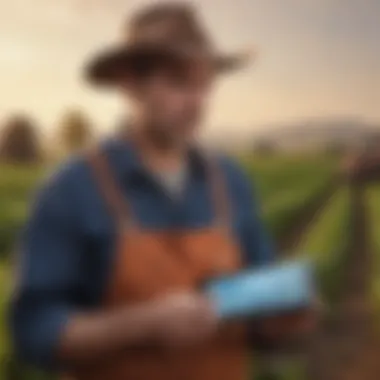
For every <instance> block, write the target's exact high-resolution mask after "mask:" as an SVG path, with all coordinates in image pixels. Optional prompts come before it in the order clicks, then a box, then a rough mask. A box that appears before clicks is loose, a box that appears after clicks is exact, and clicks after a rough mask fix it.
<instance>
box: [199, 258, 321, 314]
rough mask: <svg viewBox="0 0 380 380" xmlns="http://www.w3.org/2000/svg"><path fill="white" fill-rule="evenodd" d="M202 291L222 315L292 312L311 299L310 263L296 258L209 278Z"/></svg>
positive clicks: (311, 278) (305, 306)
mask: <svg viewBox="0 0 380 380" xmlns="http://www.w3.org/2000/svg"><path fill="white" fill-rule="evenodd" d="M204 291H205V292H206V294H207V295H208V296H209V297H210V298H211V299H212V300H213V302H214V305H215V308H216V311H217V313H218V315H219V317H220V318H222V319H231V318H245V317H261V316H270V315H276V314H282V313H289V312H294V311H297V310H299V309H302V308H307V307H309V306H310V305H311V303H312V302H313V300H314V297H315V283H314V274H313V266H312V264H311V263H310V262H308V261H305V260H297V261H289V262H286V263H281V264H277V265H273V266H268V267H265V268H261V269H252V270H245V271H242V272H239V273H237V274H234V275H230V276H226V277H220V278H216V279H212V280H211V281H208V282H207V283H206V284H205V286H204Z"/></svg>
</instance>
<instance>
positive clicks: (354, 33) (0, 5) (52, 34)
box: [0, 0, 380, 136]
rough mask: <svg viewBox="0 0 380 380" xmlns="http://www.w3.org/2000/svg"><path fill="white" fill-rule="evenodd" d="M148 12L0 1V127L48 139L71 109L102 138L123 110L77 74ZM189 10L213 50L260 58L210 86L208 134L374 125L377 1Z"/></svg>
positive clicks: (279, 2)
mask: <svg viewBox="0 0 380 380" xmlns="http://www.w3.org/2000/svg"><path fill="white" fill-rule="evenodd" d="M150 2H152V1H146V0H11V1H8V0H0V99H1V100H0V122H1V121H2V120H3V118H6V117H7V116H8V115H9V114H10V113H12V112H19V111H22V112H27V113H29V114H30V115H32V116H33V117H34V118H35V119H36V120H38V122H39V125H40V126H41V128H43V130H46V131H47V132H49V131H51V130H53V129H54V128H55V127H56V125H57V122H58V120H59V119H60V117H61V116H62V113H64V112H65V110H66V109H68V108H76V107H79V108H81V109H83V110H84V112H86V113H88V114H89V115H90V116H91V118H92V119H93V121H94V123H95V125H96V127H97V128H99V129H100V130H102V131H103V130H107V129H108V128H110V127H112V125H113V123H114V121H115V120H116V119H117V118H118V117H119V116H120V114H121V110H122V105H121V104H120V102H119V101H118V99H117V97H116V96H115V94H112V93H109V92H100V91H98V90H95V89H93V88H91V87H89V86H88V85H87V84H85V83H84V81H83V80H82V78H81V68H82V67H83V65H84V63H85V62H87V60H88V59H89V57H91V55H92V54H93V53H95V52H97V51H98V50H99V49H100V48H103V47H105V46H108V45H112V44H114V43H115V42H117V41H118V39H119V37H120V33H121V28H122V26H123V25H124V23H125V21H126V20H127V19H128V16H129V15H130V14H131V12H133V11H134V10H135V9H137V8H138V7H141V6H142V5H144V4H146V3H150ZM194 3H195V4H196V5H198V7H199V10H200V13H201V15H202V17H203V19H204V21H205V23H206V24H207V26H208V28H209V29H210V31H211V33H212V35H213V37H214V39H215V42H216V43H217V45H218V46H219V47H220V49H222V50H225V51H227V52H229V51H235V50H241V49H247V48H248V49H251V48H252V47H254V48H255V49H256V50H257V51H258V59H257V61H256V62H255V63H254V64H253V65H252V66H250V67H249V68H247V69H245V70H243V71H241V72H239V73H236V74H233V75H229V76H228V77H224V78H221V79H220V81H219V82H218V85H217V88H216V91H215V94H214V98H213V101H212V106H211V109H210V114H209V118H208V120H207V121H206V122H207V125H208V126H209V127H208V131H209V132H210V133H211V134H213V133H214V134H223V133H228V132H231V128H234V129H233V131H234V133H237V134H240V135H242V136H244V135H247V134H249V133H251V132H252V131H254V130H261V129H264V128H266V127H267V126H268V125H272V124H276V123H288V122H291V121H293V120H299V119H308V118H313V117H317V116H318V117H339V116H345V117H346V116H352V117H355V118H356V117H359V118H364V119H366V120H369V121H370V122H377V123H380V42H379V37H380V0H234V1H232V0H199V1H195V2H194Z"/></svg>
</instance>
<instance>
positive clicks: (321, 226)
mask: <svg viewBox="0 0 380 380" xmlns="http://www.w3.org/2000/svg"><path fill="white" fill-rule="evenodd" d="M241 162H242V165H243V167H244V168H245V170H246V171H247V174H248V175H249V177H250V178H251V179H252V181H253V182H254V186H255V188H256V190H257V193H258V196H259V198H260V199H261V206H262V211H263V215H264V219H265V222H266V224H267V225H268V227H269V229H270V230H271V232H272V235H274V236H275V237H279V236H280V235H281V233H282V232H283V230H284V227H286V226H288V225H289V224H291V223H292V220H293V219H294V217H295V216H296V215H297V214H298V213H299V212H300V211H302V209H303V208H305V207H306V206H307V204H308V203H309V202H310V201H311V200H312V199H314V198H315V197H317V196H318V195H319V194H320V193H321V191H323V190H324V189H326V186H327V185H328V184H329V182H330V181H331V179H332V178H333V176H334V172H335V167H336V165H335V163H334V161H333V160H332V159H329V158H325V157H315V156H313V157H274V158H273V157H267V158H252V157H244V158H241ZM45 171H46V169H43V168H36V167H29V168H19V167H10V166H7V167H4V166H3V167H1V170H0V209H1V210H2V212H1V216H0V254H1V257H2V264H1V270H0V282H1V284H2V286H1V289H0V297H1V301H0V302H1V303H0V307H3V308H4V305H5V304H6V299H7V295H8V294H9V289H10V279H11V275H10V269H9V268H10V264H9V257H10V256H11V252H12V250H13V244H14V240H15V237H16V236H17V235H18V233H19V230H20V228H21V227H22V225H23V223H24V220H25V217H26V215H27V213H28V204H29V203H30V199H31V198H32V197H33V194H34V192H35V189H36V186H37V184H38V183H39V180H40V179H41V178H42V177H43V176H44V172H45ZM347 213H348V198H347V192H346V190H344V189H343V190H340V191H338V193H337V194H336V195H335V196H334V197H333V198H332V199H331V200H330V201H329V203H328V204H327V205H325V207H324V208H323V210H322V211H321V213H320V215H319V216H318V217H317V218H316V219H315V220H314V221H313V223H312V224H311V226H310V228H309V229H308V232H307V234H305V236H304V239H302V242H301V244H300V246H299V247H294V249H295V250H296V251H297V252H304V253H309V254H312V257H313V259H315V261H316V262H317V264H318V268H319V273H321V279H322V284H326V283H327V284H328V285H324V286H327V288H329V289H330V292H332V290H331V289H332V288H333V287H334V285H331V281H332V280H331V279H330V277H331V274H332V273H333V272H334V271H335V270H336V269H337V266H338V265H339V263H341V261H342V260H343V259H344V249H345V246H344V244H343V243H344V241H345V240H344V239H343V238H342V236H343V235H344V233H346V231H347V229H348V228H349V226H347V220H348V214H347ZM327 293H328V292H327ZM1 314H2V315H4V314H5V313H1ZM2 331H3V332H4V331H5V327H4V324H3V325H2ZM1 336H4V334H1ZM0 355H2V356H3V357H4V356H5V355H9V347H8V344H7V340H6V339H4V340H3V341H1V342H0ZM2 362H4V361H2ZM290 367H291V366H290ZM293 370H297V369H292V371H293ZM0 378H2V377H1V374H0ZM20 378H22V379H24V378H25V380H30V379H31V377H30V376H28V377H26V376H25V377H24V376H23V377H20ZM287 378H289V376H287ZM292 378H294V379H295V378H297V379H301V377H299V376H298V375H297V376H292Z"/></svg>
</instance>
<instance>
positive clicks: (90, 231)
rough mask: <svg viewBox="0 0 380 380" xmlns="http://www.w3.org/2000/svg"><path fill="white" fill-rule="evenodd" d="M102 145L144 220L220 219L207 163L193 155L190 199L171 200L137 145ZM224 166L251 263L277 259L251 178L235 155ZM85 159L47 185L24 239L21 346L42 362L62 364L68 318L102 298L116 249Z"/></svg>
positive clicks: (18, 316)
mask: <svg viewBox="0 0 380 380" xmlns="http://www.w3.org/2000/svg"><path fill="white" fill-rule="evenodd" d="M103 150H104V152H105V153H106V155H107V157H108V160H109V162H110V164H111V166H112V169H113V171H114V173H113V174H114V175H115V178H116V180H117V181H118V183H119V185H120V189H121V191H122V192H123V193H124V194H125V196H126V197H128V200H129V202H130V204H131V206H132V208H133V211H134V214H135V215H137V218H138V219H139V223H140V225H142V226H143V227H147V228H152V227H153V228H172V229H175V228H183V227H185V228H188V229H189V228H198V227H202V226H207V225H209V224H210V223H212V221H213V217H214V212H213V202H212V200H211V198H210V193H209V186H208V183H207V178H206V175H205V174H206V173H205V170H204V169H205V168H204V165H203V162H202V159H201V158H200V157H199V156H196V155H194V156H191V159H190V164H191V165H190V168H191V170H190V178H189V181H188V183H187V187H186V191H185V194H184V197H183V198H181V199H180V200H175V201H173V200H171V199H170V198H169V197H168V196H167V195H166V194H165V192H164V191H162V189H161V188H160V186H159V185H158V184H157V183H156V182H155V181H154V180H152V177H151V176H149V174H148V173H147V172H146V170H145V169H144V167H143V165H142V164H141V162H140V161H139V159H138V155H137V154H136V152H135V150H134V147H133V145H132V144H128V143H125V142H121V141H117V140H109V141H107V142H106V143H104V144H103ZM219 164H220V166H221V168H222V171H223V173H224V177H225V182H226V186H227V190H228V195H229V197H230V203H231V206H232V220H231V222H232V229H233V233H234V234H235V236H236V238H237V241H238V242H239V243H240V246H241V249H242V252H243V255H244V259H245V262H246V263H247V265H262V264H266V263H268V262H270V261H271V260H272V259H273V257H274V250H273V248H272V244H271V243H272V242H271V241H270V239H268V237H267V235H266V233H265V231H264V228H263V225H262V221H261V218H260V213H259V206H258V204H257V201H256V199H255V196H254V195H253V192H252V189H251V186H250V182H249V181H248V180H247V178H246V177H245V175H244V174H243V173H242V171H241V170H240V168H239V167H238V166H237V165H236V164H235V163H233V162H232V161H231V160H230V159H227V158H220V159H219ZM90 170H91V169H90V168H89V166H88V164H87V162H86V160H85V158H84V157H77V158H75V159H73V160H71V161H70V162H68V163H67V164H65V165H64V166H63V167H62V168H61V169H60V170H58V172H57V173H56V174H54V175H53V176H52V177H51V178H50V179H49V181H48V182H47V183H46V184H45V185H44V187H43V188H42V189H41V191H40V193H39V195H38V197H37V200H36V202H35V203H34V207H33V210H32V212H31V216H30V219H29V221H28V222H27V225H26V228H25V233H24V236H23V240H22V247H21V251H20V255H21V257H20V263H19V268H18V270H19V275H20V277H19V280H18V281H19V283H18V287H17V292H15V295H14V298H13V300H12V306H11V327H12V335H13V340H14V345H15V349H16V352H17V354H18V355H20V356H21V357H22V358H24V360H27V361H29V362H33V363H36V364H37V365H39V366H43V367H50V366H51V365H56V364H57V363H56V353H57V347H58V345H59V340H60V337H61V334H62V331H63V329H64V327H65V324H66V322H67V320H68V319H69V318H70V316H71V315H73V314H75V313H76V312H78V311H79V310H81V311H83V310H91V309H93V308H96V307H97V306H99V304H100V300H101V298H102V294H103V291H104V289H105V285H106V284H107V282H108V281H109V276H110V275H111V266H112V262H113V259H114V255H115V249H114V248H115V247H114V246H115V225H114V221H113V219H112V217H111V216H110V214H109V213H108V209H107V206H106V204H105V202H104V199H103V198H102V196H101V193H100V191H99V188H98V187H97V185H96V184H95V182H94V178H93V177H92V173H91V171H90Z"/></svg>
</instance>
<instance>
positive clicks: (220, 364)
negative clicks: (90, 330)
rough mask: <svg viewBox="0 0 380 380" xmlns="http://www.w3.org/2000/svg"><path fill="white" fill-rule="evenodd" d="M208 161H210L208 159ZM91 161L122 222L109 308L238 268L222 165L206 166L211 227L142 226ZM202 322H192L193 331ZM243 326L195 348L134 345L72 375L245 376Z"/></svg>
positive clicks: (104, 168)
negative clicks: (212, 207)
mask: <svg viewBox="0 0 380 380" xmlns="http://www.w3.org/2000/svg"><path fill="white" fill-rule="evenodd" d="M208 161H210V160H208ZM89 163H90V165H91V167H92V169H93V174H94V178H95V180H96V183H97V185H98V186H99V188H100V190H101V192H102V194H103V196H104V199H105V201H106V203H107V205H108V207H109V211H110V212H111V214H112V216H113V217H114V218H115V221H116V225H117V228H118V244H117V245H116V246H117V250H118V253H117V256H116V260H115V261H116V262H115V263H114V268H113V271H114V273H113V276H112V283H111V284H109V288H108V291H107V292H106V295H107V296H106V299H105V301H104V305H103V307H104V308H106V309H109V310H111V309H117V308H119V307H125V306H126V305H128V304H130V305H135V304H138V303H139V302H146V301H149V300H151V299H153V298H157V297H160V296H162V295H164V294H165V293H168V292H172V291H176V290H182V289H197V288H198V287H199V286H200V284H201V283H202V282H204V281H205V280H207V279H209V278H211V277H213V276H217V275H221V274H227V273H232V272H235V271H237V270H238V269H239V268H240V267H241V265H242V262H241V255H240V252H239V249H238V247H237V244H236V242H235V241H234V239H233V237H232V236H231V234H230V231H229V228H228V227H229V212H228V211H229V207H228V199H227V198H228V197H227V193H226V186H225V184H224V183H223V178H222V176H221V173H220V172H219V170H218V167H217V165H213V164H212V163H211V162H210V165H208V169H209V170H208V181H209V185H210V191H211V192H212V199H213V200H214V201H215V220H214V223H213V225H211V226H209V227H208V228H206V229H194V230H183V231H180V230H168V231H162V230H160V231H151V230H144V229H142V228H140V226H139V224H138V221H137V220H136V219H135V218H134V216H133V215H132V211H131V208H130V207H129V206H128V200H127V199H125V197H124V196H123V195H122V193H121V191H120V190H119V188H118V186H117V185H116V181H115V179H114V178H113V176H112V174H111V173H112V172H111V168H110V167H109V165H108V162H107V159H106V157H105V156H104V155H103V154H102V153H101V152H100V151H96V152H94V153H92V154H91V156H90V160H89ZM196 328H197V327H196V326H194V329H196ZM245 335H246V334H245V331H244V327H243V326H241V325H240V324H235V325H229V326H225V327H223V328H221V331H220V333H218V334H217V336H215V337H214V338H213V339H211V340H210V341H209V342H207V343H202V344H200V345H197V346H195V347H191V348H181V349H172V350H168V349H166V350H164V349H162V348H161V349H160V348H158V347H157V348H153V347H150V348H147V347H146V348H142V347H140V348H128V349H125V350H124V351H123V352H119V353H118V354H115V355H113V356H112V357H109V358H108V357H107V358H104V359H103V360H99V361H97V362H96V363H93V365H91V366H88V367H86V369H85V370H82V371H77V373H76V374H74V376H73V377H74V379H75V380H111V379H112V380H150V379H154V380H186V379H187V380H211V379H217V380H243V379H246V378H247V377H248V359H249V358H248V350H247V346H246V339H245V338H246V337H245Z"/></svg>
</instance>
